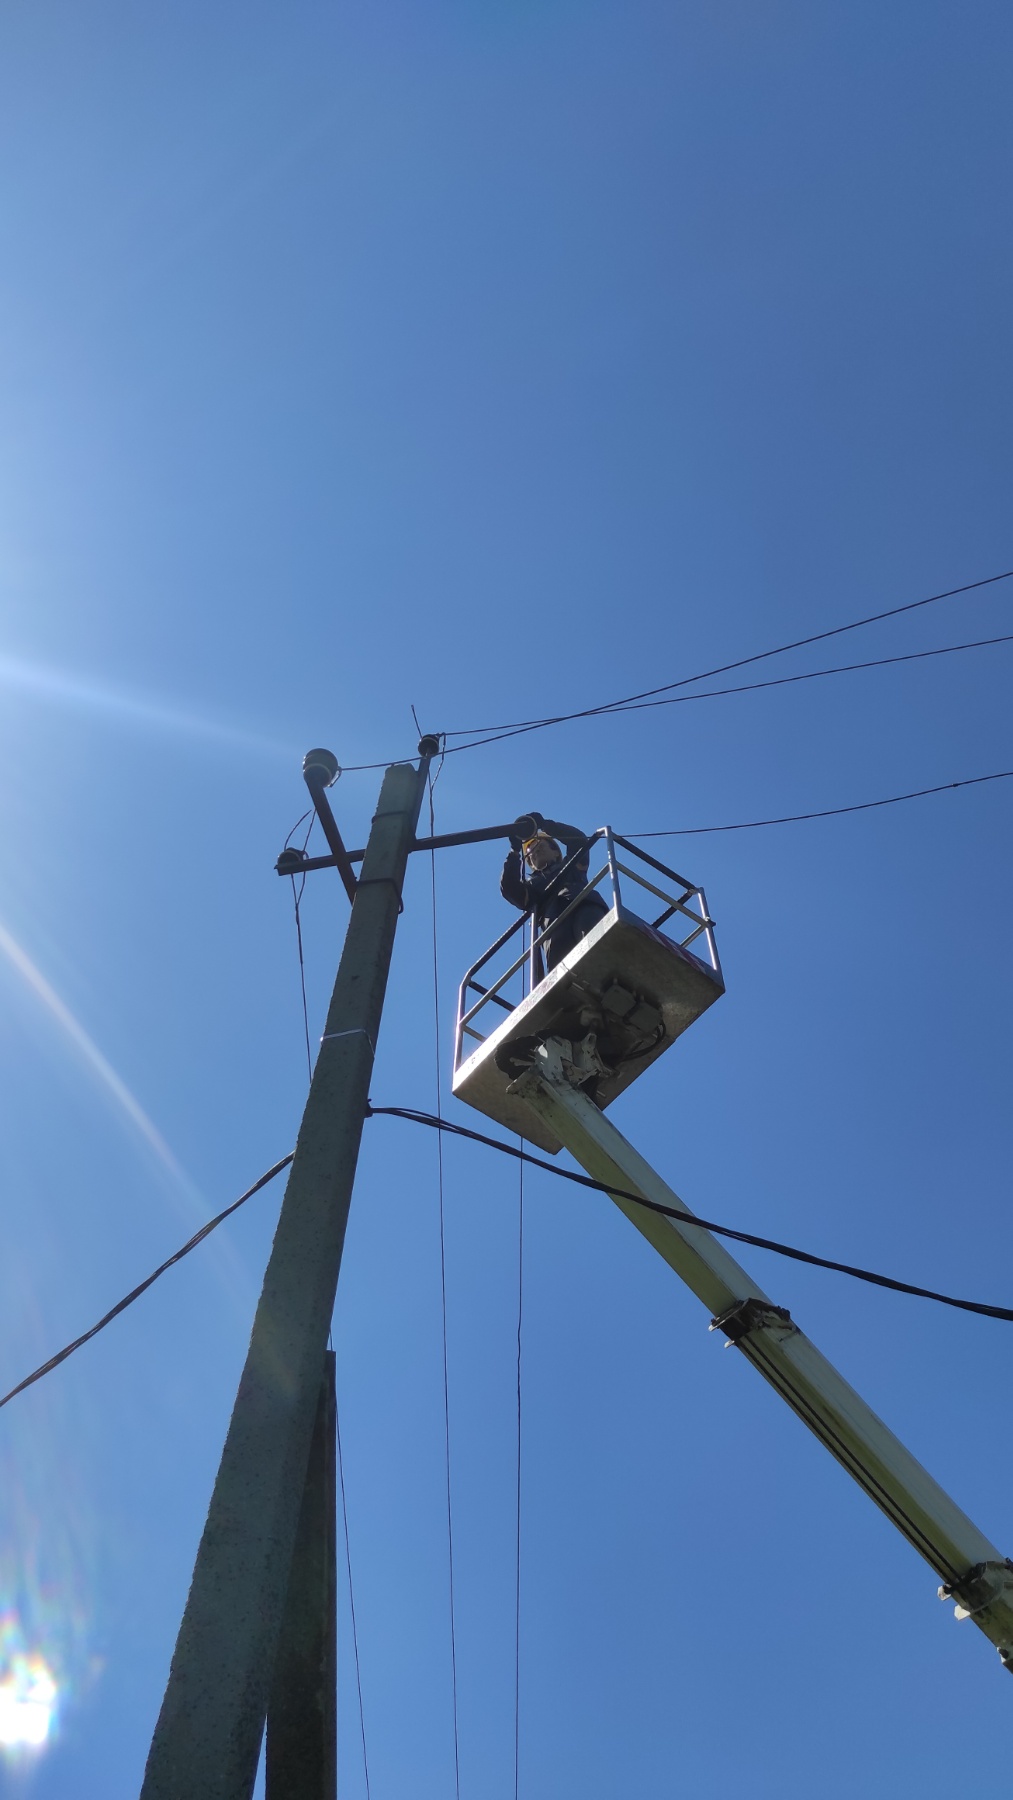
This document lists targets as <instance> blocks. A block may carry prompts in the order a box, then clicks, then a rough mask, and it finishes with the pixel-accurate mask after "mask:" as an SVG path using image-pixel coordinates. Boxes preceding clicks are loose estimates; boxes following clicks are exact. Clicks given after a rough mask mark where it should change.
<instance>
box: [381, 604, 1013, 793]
mask: <svg viewBox="0 0 1013 1800" xmlns="http://www.w3.org/2000/svg"><path fill="white" fill-rule="evenodd" d="M1011 577H1013V569H1004V570H1002V571H1001V573H1000V574H998V575H985V576H983V577H982V579H981V580H980V581H967V582H964V584H963V585H962V586H961V587H955V588H945V589H944V590H943V591H942V592H941V593H938V594H928V595H926V597H925V598H924V599H923V600H909V601H907V602H906V603H905V604H904V605H903V606H891V607H888V608H887V609H886V611H885V612H878V613H870V614H869V615H868V616H867V617H866V618H864V619H852V620H850V621H849V622H848V624H846V625H834V626H832V627H831V628H830V629H829V630H828V631H815V632H813V633H811V635H810V636H809V637H804V638H794V639H793V640H792V641H791V643H788V644H776V645H775V646H774V647H773V649H770V650H758V651H756V652H754V654H753V655H752V656H740V657H737V658H736V659H735V661H734V662H728V663H719V664H717V665H716V666H715V667H714V668H713V669H702V670H701V671H700V672H699V673H698V674H696V675H684V676H682V677H681V678H680V680H678V681H667V682H663V683H662V684H661V686H660V687H656V688H645V689H644V690H643V691H642V692H641V693H638V694H628V695H626V696H625V697H624V698H622V699H619V700H605V701H603V702H602V703H601V705H599V706H584V707H579V708H577V709H576V711H574V712H568V713H555V714H551V715H548V716H546V717H545V718H541V719H519V720H515V721H513V722H512V723H511V724H507V725H470V726H459V727H458V728H457V729H456V730H455V731H447V732H443V733H442V734H441V735H442V736H443V738H444V750H443V755H445V756H453V755H456V754H457V752H458V751H461V750H477V749H479V748H480V747H481V745H483V744H496V743H501V742H502V741H503V740H504V739H506V738H511V737H519V736H521V735H523V734H524V733H525V732H528V731H544V730H545V729H546V728H547V727H548V726H550V725H564V724H568V723H569V722H570V721H571V720H574V719H592V718H598V717H602V716H608V715H609V714H611V713H619V712H623V711H627V712H633V711H636V710H638V709H639V708H640V707H641V706H642V705H644V704H645V703H648V702H651V701H652V700H653V699H654V696H655V695H658V694H670V693H671V692H672V690H673V689H675V688H683V687H692V686H694V685H695V683H696V682H698V681H709V680H710V678H711V676H713V675H727V674H729V673H730V672H731V670H733V669H744V668H748V667H749V666H750V665H751V664H752V663H757V662H764V661H766V660H767V658H768V657H771V656H784V655H786V654H787V652H788V651H789V650H802V649H804V648H805V647H806V646H807V645H809V644H819V643H823V642H824V641H825V640H826V639H827V638H832V637H841V636H842V635H843V634H844V633H845V632H848V631H860V630H861V629H862V628H863V627H864V626H866V625H878V624H880V623H881V622H882V620H884V619H895V618H897V617H899V615H900V614H902V613H908V612H916V611H917V610H918V609H919V608H920V607H923V606H933V605H935V603H936V602H937V601H939V600H952V599H954V598H955V597H956V596H957V595H959V594H970V593H973V592H974V591H975V590H976V589H978V588H984V587H991V586H993V585H994V584H995V583H996V582H998V581H1009V580H1010V578H1011ZM1007 641H1008V640H1007V639H1006V638H1004V637H1002V638H982V639H980V640H978V641H976V642H974V643H968V644H950V645H947V646H945V647H944V648H943V649H941V650H922V651H915V652H912V653H911V655H910V656H896V657H894V656H885V657H880V658H877V659H876V660H875V661H873V662H868V663H850V664H845V665H842V666H841V667H840V668H833V669H814V670H812V671H810V672H809V673H808V674H804V675H797V676H792V677H788V678H786V679H788V680H795V681H811V680H814V679H816V678H817V677H820V676H823V675H842V674H845V673H848V672H850V671H851V670H854V669H864V668H868V669H873V668H882V667H885V666H886V665H887V664H888V663H893V662H908V661H914V660H917V658H918V657H922V656H948V655H950V654H952V653H953V652H954V651H957V650H974V649H981V648H983V647H984V646H985V645H987V644H999V643H1005V642H1007ZM753 685H755V686H756V687H764V686H771V687H774V686H778V685H780V684H779V683H777V682H770V683H764V682H757V683H755V684H752V683H751V684H749V686H748V687H742V688H722V689H717V690H715V693H721V694H725V693H746V692H749V691H750V690H751V688H752V687H753ZM685 697H686V698H688V699H695V698H699V699H705V698H706V699H710V698H713V697H714V696H713V695H711V694H708V695H703V694H701V695H699V696H697V695H687V696H685ZM657 704H668V702H657ZM448 737H463V738H468V739H469V740H470V741H469V742H468V743H464V744H451V745H450V746H449V747H447V745H446V742H445V740H446V739H447V738H448ZM409 760H410V758H408V757H392V758H389V759H388V760H387V761H386V762H372V763H349V764H346V765H345V768H346V770H347V771H348V772H350V773H354V772H356V771H360V770H365V769H389V768H390V767H391V766H392V764H393V763H394V762H407V761H409Z"/></svg>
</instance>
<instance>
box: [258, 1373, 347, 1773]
mask: <svg viewBox="0 0 1013 1800" xmlns="http://www.w3.org/2000/svg"><path fill="white" fill-rule="evenodd" d="M334 1365H335V1356H334V1351H333V1350H328V1352H327V1354H326V1356H325V1357H324V1372H323V1381H322V1382H321V1385H320V1397H319V1400H318V1402H317V1416H316V1420H315V1422H314V1425H313V1438H312V1441H311V1443H310V1460H309V1465H308V1467H307V1470H306V1485H305V1487H304V1489H303V1500H302V1511H301V1512H300V1514H299V1530H298V1533H297V1535H296V1540H295V1551H294V1552H293V1556H292V1567H291V1570H290V1571H289V1577H288V1593H287V1596H286V1599H285V1612H284V1615H283V1617H282V1621H281V1635H280V1637H279V1639H278V1654H277V1657H276V1659H275V1665H274V1678H273V1680H272V1682H271V1693H270V1696H269V1699H268V1702H267V1747H266V1750H265V1763H266V1776H267V1785H266V1787H265V1796H266V1800H336V1795H337V1791H338V1740H337V1682H338V1636H337V1545H336V1535H337V1457H336V1454H335V1445H336V1441H337V1439H336V1429H337V1420H336V1413H337V1403H336V1397H335V1389H334Z"/></svg>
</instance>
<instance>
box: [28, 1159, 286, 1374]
mask: <svg viewBox="0 0 1013 1800" xmlns="http://www.w3.org/2000/svg"><path fill="white" fill-rule="evenodd" d="M294 1155H295V1151H294V1150H292V1151H290V1152H289V1154H288V1156H283V1157H282V1159H281V1161H280V1162H276V1163H275V1164H274V1166H273V1168H270V1169H268V1170H267V1172H266V1174H264V1175H261V1177H260V1179H259V1181H255V1182H254V1184H253V1186H252V1187H249V1188H247V1190H246V1192H245V1194H240V1196H239V1199H238V1200H233V1202H232V1204H231V1206H226V1207H225V1209H224V1211H222V1212H220V1213H218V1214H217V1215H216V1217H215V1218H213V1219H209V1220H208V1222H207V1224H206V1225H202V1226H201V1228H200V1230H199V1231H195V1232H194V1234H193V1237H192V1238H189V1239H188V1240H187V1242H186V1243H185V1244H184V1245H183V1247H182V1249H181V1250H177V1251H176V1253H175V1255H174V1256H170V1257H168V1258H167V1259H166V1261H165V1262H164V1263H160V1264H159V1266H158V1268H157V1269H155V1270H154V1272H153V1273H152V1274H151V1275H149V1276H147V1278H146V1279H145V1280H144V1281H141V1282H139V1283H138V1285H137V1287H135V1288H131V1290H130V1293H129V1294H126V1295H124V1297H123V1299H122V1300H117V1302H116V1305H115V1306H112V1307H110V1309H109V1311H108V1312H107V1313H105V1314H103V1316H102V1318H101V1319H99V1321H98V1324H97V1325H93V1326H92V1327H91V1330H90V1331H84V1332H82V1333H81V1336H80V1337H78V1338H75V1339H74V1341H73V1343H72V1344H67V1345H65V1347H64V1348H63V1349H62V1350H58V1351H57V1353H56V1355H55V1356H51V1357H50V1358H49V1360H48V1361H47V1362H44V1363H43V1364H42V1365H41V1366H40V1367H39V1368H38V1369H34V1370H33V1371H32V1373H31V1375H26V1376H25V1379H24V1381H19V1382H18V1385H17V1387H13V1388H11V1391H10V1393H9V1394H5V1395H4V1396H3V1399H2V1400H0V1406H6V1405H7V1402H8V1400H13V1399H14V1397H15V1395H16V1394H23V1393H24V1391H25V1388H29V1387H31V1386H32V1383H33V1382H35V1381H41V1379H42V1377H43V1375H48V1374H49V1372H50V1370H51V1369H56V1368H58V1367H59V1365H60V1364H61V1363H62V1362H66V1360H67V1358H68V1356H73V1354H74V1351H75V1350H80V1349H81V1346H82V1345H83V1344H87V1343H90V1341H91V1339H92V1338H93V1337H97V1336H98V1334H99V1332H100V1331H104V1330H105V1328H106V1326H107V1325H111V1324H112V1321H113V1320H114V1319H117V1318H119V1315H120V1313H122V1312H126V1310H127V1307H128V1306H133V1304H134V1301H135V1300H139V1299H140V1297H141V1295H142V1294H146V1293H147V1291H148V1289H149V1287H151V1286H152V1285H153V1284H154V1282H156V1281H157V1280H158V1278H159V1276H160V1275H164V1274H165V1272H166V1270H167V1269H171V1268H172V1267H173V1266H174V1265H175V1264H176V1263H178V1262H182V1260H183V1258H184V1256H189V1254H190V1252H191V1250H196V1248H197V1245H198V1244H202V1243H203V1242H204V1239H205V1238H206V1237H210V1235H211V1233H212V1231H214V1230H216V1228H217V1227H218V1226H219V1225H221V1224H222V1222H223V1221H224V1220H225V1219H228V1218H229V1217H230V1216H231V1215H232V1213H234V1212H237V1211H238V1210H239V1208H240V1207H241V1206H245V1204H246V1202H247V1200H252V1198H253V1196H254V1194H259V1192H260V1190H261V1188H262V1187H266V1186H267V1184H268V1182H269V1181H273V1180H274V1177H275V1176H276V1175H280V1174H281V1171H282V1169H287V1168H288V1165H289V1163H290V1162H291V1161H292V1158H293V1156H294Z"/></svg>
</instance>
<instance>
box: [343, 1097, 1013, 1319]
mask: <svg viewBox="0 0 1013 1800" xmlns="http://www.w3.org/2000/svg"><path fill="white" fill-rule="evenodd" d="M379 1114H385V1115H386V1116H387V1117H389V1118H392V1119H407V1120H408V1121H409V1122H410V1123H411V1124H413V1125H429V1126H431V1127H432V1128H433V1129H434V1130H435V1131H440V1132H443V1131H449V1132H452V1133H453V1135H454V1136H455V1137H463V1138H470V1139H472V1141H473V1142H474V1143H476V1144H486V1145H487V1146H488V1147H489V1149H490V1150H500V1151H502V1153H503V1155H504V1156H516V1157H520V1158H521V1159H522V1160H523V1161H524V1162H527V1163H533V1164H534V1167H535V1168H536V1169H544V1170H545V1172H546V1174H548V1175H555V1176H557V1177H558V1178H559V1179H560V1180H561V1181H573V1182H575V1183H576V1184H577V1186H578V1187H586V1188H593V1189H594V1190H595V1192H597V1193H600V1194H609V1195H611V1197H612V1198H613V1199H615V1200H632V1201H633V1203H634V1204H635V1205H636V1206H645V1207H646V1208H647V1210H648V1211H649V1212H655V1213H660V1214H661V1215H662V1217H663V1218H666V1219H676V1220H678V1221H679V1222H680V1223H681V1224H683V1225H698V1226H700V1228H701V1230H703V1231H712V1232H714V1233H715V1235H716V1236H718V1237H727V1238H734V1240H735V1242H736V1243H739V1244H752V1245H753V1246H754V1248H755V1249H757V1250H770V1251H772V1252H773V1253H774V1255H775V1256H787V1257H790V1258H791V1260H792V1261H793V1262H801V1263H810V1264H811V1265H812V1266H813V1268H816V1269H831V1270H833V1272H834V1273H835V1274H838V1275H850V1276H852V1277H853V1278H854V1279H855V1280H856V1281H868V1282H871V1283H872V1284H873V1286H874V1287H882V1288H889V1289H891V1290H892V1292H894V1293H897V1294H913V1295H914V1297H915V1298H916V1299H918V1300H936V1301H938V1303H939V1304H940V1306H955V1307H957V1308H958V1309H959V1310H960V1311H961V1312H970V1313H981V1314H982V1316H983V1317H984V1318H987V1319H1004V1320H1007V1321H1009V1322H1011V1323H1013V1307H1009V1306H990V1305H988V1304H987V1303H986V1302H985V1301H983V1300H958V1299H955V1298H954V1296H953V1295H952V1294H940V1293H937V1292H936V1290H935V1289H934V1288H923V1287H916V1286H915V1285H914V1284H913V1283H912V1282H910V1281H897V1280H895V1279H894V1277H893V1276H892V1275H877V1274H876V1273H875V1272H874V1271H873V1270H871V1269H859V1268H856V1267H855V1266H854V1265H853V1264H852V1263H842V1262H835V1261H833V1259H832V1258H830V1257H827V1256H815V1255H814V1254H813V1253H812V1251H809V1250H798V1249H796V1248H795V1247H794V1245H792V1244H781V1243H778V1241H777V1240H776V1238H765V1237H758V1236H757V1235H756V1233H755V1232H752V1231H736V1230H735V1229H734V1228H733V1227H732V1226H731V1225H715V1223H714V1221H713V1220H712V1219H701V1218H698V1217H697V1215H696V1214H695V1213H691V1212H682V1211H680V1210H679V1208H677V1207H674V1206H662V1205H660V1204H659V1202H658V1201H656V1200H645V1199H644V1197H643V1195H642V1194H631V1193H629V1192H627V1190H626V1189H625V1188H618V1187H609V1186H608V1185H607V1183H605V1182H603V1181H594V1180H593V1179H592V1177H591V1176H590V1175H578V1174H576V1173H575V1171H574V1170H572V1169H557V1168H556V1167H555V1166H554V1165H553V1164H552V1163H550V1162H545V1161H544V1159H543V1158H542V1157H540V1156H531V1155H530V1154H529V1153H528V1152H527V1151H526V1150H515V1149H514V1147H513V1145H512V1144H504V1143H502V1142H501V1141H500V1139H499V1138H492V1137H486V1135H485V1133H484V1132H481V1131H470V1130H469V1129H468V1128H467V1126H465V1125H453V1124H451V1122H450V1120H449V1119H438V1118H434V1116H433V1115H432V1113H424V1112H419V1111H417V1110H416V1109H415V1108H414V1107H404V1106H374V1105H373V1104H372V1102H370V1104H369V1113H368V1116H369V1117H370V1118H372V1117H373V1116H374V1115H379Z"/></svg>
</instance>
